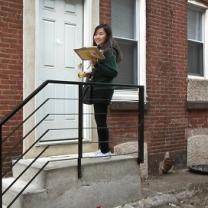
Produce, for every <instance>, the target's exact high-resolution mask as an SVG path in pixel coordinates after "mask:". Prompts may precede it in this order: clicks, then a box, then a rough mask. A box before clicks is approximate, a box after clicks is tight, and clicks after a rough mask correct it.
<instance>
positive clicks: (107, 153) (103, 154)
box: [96, 151, 112, 157]
mask: <svg viewBox="0 0 208 208" xmlns="http://www.w3.org/2000/svg"><path fill="white" fill-rule="evenodd" d="M111 155H112V153H111V152H110V151H109V152H106V153H102V152H101V151H100V153H97V154H96V157H110V156H111Z"/></svg>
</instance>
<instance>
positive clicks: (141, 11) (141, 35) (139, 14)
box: [113, 0, 146, 102]
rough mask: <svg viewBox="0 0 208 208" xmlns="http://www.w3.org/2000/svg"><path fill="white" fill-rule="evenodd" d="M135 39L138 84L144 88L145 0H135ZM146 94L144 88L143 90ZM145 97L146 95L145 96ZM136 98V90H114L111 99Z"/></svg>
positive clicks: (130, 99)
mask: <svg viewBox="0 0 208 208" xmlns="http://www.w3.org/2000/svg"><path fill="white" fill-rule="evenodd" d="M136 20H137V21H136V22H137V23H139V24H137V25H139V27H137V28H136V40H137V42H138V57H137V59H138V63H139V64H138V69H137V70H138V77H137V78H138V79H137V80H138V83H137V84H138V85H143V86H144V88H145V89H146V0H136ZM145 94H146V90H145ZM145 98H146V96H145ZM137 99H138V91H130V90H122V91H120V90H115V92H114V95H113V101H114V100H115V101H121V102H123V101H125V100H129V102H131V101H132V100H137Z"/></svg>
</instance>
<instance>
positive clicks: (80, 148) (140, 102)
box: [0, 80, 144, 207]
mask: <svg viewBox="0 0 208 208" xmlns="http://www.w3.org/2000/svg"><path fill="white" fill-rule="evenodd" d="M48 84H57V85H58V84H62V85H76V86H78V98H77V100H78V113H77V114H73V115H77V116H78V128H77V129H78V156H77V158H76V159H77V173H78V178H81V177H82V158H83V129H87V127H83V116H84V113H83V100H82V97H83V96H82V89H83V85H100V86H111V87H116V88H121V89H123V88H125V89H137V90H138V99H135V100H134V102H135V103H137V107H138V121H137V125H132V126H127V127H125V128H132V129H134V128H137V133H138V135H137V142H138V152H137V153H138V160H137V161H138V163H142V162H143V161H144V87H143V86H138V85H123V84H104V83H93V82H90V83H85V82H72V81H58V80H47V81H45V82H44V83H43V84H41V85H40V86H39V87H38V88H37V89H36V90H35V91H34V92H33V93H31V94H30V95H29V96H28V97H27V98H26V99H25V100H24V101H22V102H21V103H20V104H19V105H17V107H16V108H15V109H14V110H13V111H11V112H10V113H9V114H8V115H7V116H6V117H4V118H3V119H2V120H1V122H0V150H1V161H0V170H1V182H0V189H1V199H0V203H1V204H2V196H3V195H4V194H5V193H6V192H7V191H8V190H9V189H10V188H11V187H12V186H13V185H14V183H15V182H16V181H17V180H18V179H19V178H20V177H21V176H22V175H23V174H24V173H25V172H26V171H27V170H28V169H29V167H31V165H32V164H33V163H34V162H35V161H36V160H37V159H38V158H39V157H41V156H42V154H43V153H44V152H45V151H46V150H47V149H48V148H49V146H50V145H47V146H46V147H45V148H44V149H43V151H41V153H40V154H38V155H37V157H35V158H34V159H33V160H32V162H31V163H30V164H29V165H28V167H26V169H25V170H23V171H22V173H20V175H19V176H18V177H17V178H16V179H15V180H14V181H13V183H11V184H10V185H9V186H8V187H7V188H6V189H5V190H4V191H3V192H2V178H3V177H4V176H6V175H7V173H8V172H5V173H4V172H3V160H5V159H6V157H4V155H3V144H4V143H5V142H6V141H7V140H8V139H9V138H10V137H11V136H12V135H13V134H14V133H15V132H16V131H17V130H18V129H19V128H21V127H22V126H23V125H24V123H25V122H26V121H28V120H29V118H31V117H32V116H33V115H35V113H37V111H38V110H39V109H41V108H42V107H43V106H44V105H45V104H46V103H48V102H49V100H56V99H65V98H47V99H46V100H45V101H44V102H43V103H41V104H40V105H39V106H38V107H37V108H36V109H35V110H34V111H33V112H32V113H31V114H30V115H29V116H27V117H26V118H25V119H24V120H23V121H21V122H20V124H18V125H17V126H16V127H15V128H14V129H12V131H11V132H9V133H8V134H7V135H6V136H5V137H4V138H3V126H4V125H5V124H6V123H7V122H8V121H9V120H11V119H12V118H13V117H14V116H15V115H16V114H17V113H18V112H19V111H20V110H22V109H23V107H24V106H25V105H26V104H27V103H28V102H29V101H30V100H31V99H33V98H34V97H35V96H36V95H37V94H38V93H39V92H40V91H42V90H43V89H44V88H45V87H46V86H47V85H48ZM71 99H74V98H71ZM71 99H69V100H71ZM75 100H76V99H75ZM50 115H67V114H55V113H54V114H53V113H51V114H47V115H45V116H44V117H43V118H42V119H41V120H40V121H39V122H37V124H36V125H35V126H34V127H32V128H31V129H30V130H29V131H28V133H26V134H25V135H24V136H23V137H22V138H21V139H20V140H19V141H18V142H17V143H15V144H14V147H13V148H12V149H11V151H13V150H14V148H15V147H16V146H17V145H18V144H21V143H22V142H23V140H25V139H26V138H27V137H28V136H29V135H30V134H31V133H32V132H33V131H34V130H36V129H37V128H38V126H40V125H41V124H42V122H43V121H45V119H46V118H48V117H49V116H50ZM90 115H92V114H90ZM93 128H95V129H96V128H97V127H90V128H89V129H93ZM98 128H102V127H98ZM109 128H113V129H115V127H109ZM117 128H118V129H119V128H121V126H119V127H117ZM122 128H123V127H122ZM58 129H59V130H61V128H57V129H46V130H45V132H43V133H42V134H41V135H40V136H39V138H38V139H36V141H35V142H33V144H31V146H30V147H29V148H28V149H27V150H26V151H25V152H24V153H22V154H21V155H20V156H19V157H18V158H16V160H15V162H14V163H13V164H12V167H14V166H15V165H16V164H17V163H18V161H19V160H20V159H21V158H22V157H24V156H25V155H26V154H27V153H28V152H29V151H30V150H31V149H32V148H33V147H34V146H35V145H36V144H37V143H38V142H39V141H40V140H41V139H42V138H43V137H44V136H45V135H47V134H48V133H49V132H50V131H53V130H58ZM69 129H70V128H69ZM71 129H73V128H71ZM67 140H70V139H66V141H67ZM46 141H49V140H44V142H46ZM114 142H116V141H114ZM119 142H121V139H120V140H119ZM91 143H95V142H91ZM49 162H50V161H48V162H47V163H46V164H44V165H43V167H42V168H41V171H42V170H43V169H44V167H45V166H46V165H47V164H48V163H49ZM41 171H40V170H39V171H38V172H37V173H36V174H35V175H34V176H33V177H32V178H31V180H30V181H29V182H28V184H27V185H26V186H25V187H24V188H23V189H22V190H20V192H19V194H18V195H17V196H16V197H15V198H14V199H13V200H12V201H11V203H10V204H9V205H8V206H7V207H10V206H12V204H13V203H14V202H15V201H16V199H17V198H18V197H19V196H20V195H21V193H22V192H23V191H24V190H25V189H26V188H27V187H28V186H29V184H30V183H31V182H32V181H33V180H34V179H35V177H36V176H37V175H38V174H39V173H40V172H41Z"/></svg>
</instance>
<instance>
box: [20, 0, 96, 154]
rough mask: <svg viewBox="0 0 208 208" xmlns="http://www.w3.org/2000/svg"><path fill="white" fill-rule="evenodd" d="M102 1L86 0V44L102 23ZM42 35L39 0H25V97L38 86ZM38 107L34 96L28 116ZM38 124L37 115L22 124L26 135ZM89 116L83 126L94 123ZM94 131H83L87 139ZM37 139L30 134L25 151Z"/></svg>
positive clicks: (84, 13) (27, 109) (25, 115)
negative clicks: (39, 46)
mask: <svg viewBox="0 0 208 208" xmlns="http://www.w3.org/2000/svg"><path fill="white" fill-rule="evenodd" d="M99 2H100V1H99V0H83V7H84V8H83V19H84V20H83V45H84V46H89V45H92V36H93V31H94V28H95V26H96V25H98V24H99ZM38 34H39V0H31V1H28V0H23V97H24V98H26V97H27V96H28V95H29V94H30V93H32V92H33V91H34V90H35V89H36V88H37V87H38V86H37V67H38V66H39V60H38V49H39V48H38V42H39V39H38ZM35 108H36V101H35V99H32V100H31V101H30V102H29V104H28V105H27V106H25V107H24V109H23V118H26V117H27V115H29V114H30V113H31V112H32V111H34V110H35ZM84 112H86V113H91V108H90V107H88V106H84ZM35 123H36V120H35V116H32V117H31V118H30V119H29V121H28V122H27V123H26V124H24V126H23V135H25V134H26V133H27V132H28V129H31V128H32V127H33V126H34V125H35ZM91 124H92V119H91V118H90V117H85V118H84V125H91ZM92 134H93V132H91V131H86V130H85V131H84V138H88V139H89V140H90V138H92ZM34 141H35V133H34V132H33V133H31V134H30V136H29V138H28V139H27V141H24V143H23V151H24V149H27V148H28V147H29V146H30V144H31V143H33V142H34Z"/></svg>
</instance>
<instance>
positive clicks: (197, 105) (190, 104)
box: [187, 101, 208, 110]
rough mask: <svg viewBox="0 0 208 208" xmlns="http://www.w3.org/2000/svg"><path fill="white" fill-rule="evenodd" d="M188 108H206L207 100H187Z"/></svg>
mask: <svg viewBox="0 0 208 208" xmlns="http://www.w3.org/2000/svg"><path fill="white" fill-rule="evenodd" d="M187 108H188V109H189V110H208V101H187Z"/></svg>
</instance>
